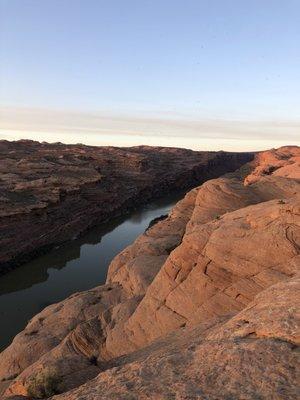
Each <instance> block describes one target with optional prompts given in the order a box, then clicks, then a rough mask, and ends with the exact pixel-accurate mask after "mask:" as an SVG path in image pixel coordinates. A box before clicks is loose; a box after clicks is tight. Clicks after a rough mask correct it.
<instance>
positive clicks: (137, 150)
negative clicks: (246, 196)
mask: <svg viewBox="0 0 300 400" xmlns="http://www.w3.org/2000/svg"><path fill="white" fill-rule="evenodd" d="M252 157H253V155H251V154H249V153H243V154H235V153H225V152H194V151H191V150H184V149H175V148H161V147H156V148H155V147H147V146H140V147H131V148H117V147H91V146H83V145H63V144H61V143H57V144H48V143H38V142H33V141H27V140H26V141H18V142H8V141H0V273H1V272H2V273H3V272H5V271H6V270H8V269H9V268H12V267H14V266H17V265H18V264H20V263H22V262H24V261H26V260H29V259H30V258H32V257H34V256H35V255H36V254H37V253H39V252H41V251H46V250H47V249H50V248H51V247H53V246H55V245H57V244H59V243H61V242H65V241H67V240H71V239H72V238H74V237H77V236H78V235H80V233H82V232H83V231H85V230H86V229H88V228H89V227H91V226H92V225H96V224H99V223H101V222H103V221H104V220H107V219H109V218H112V217H115V216H117V215H119V214H122V213H125V212H127V211H128V210H129V209H132V208H134V207H135V206H137V205H140V204H142V203H145V202H146V201H148V200H149V199H151V198H154V197H158V196H161V195H163V194H166V193H168V192H170V191H171V190H176V189H179V188H180V189H182V188H188V187H191V186H195V185H197V184H199V183H201V182H203V181H205V180H207V179H209V178H212V177H215V176H219V175H220V174H222V173H225V172H228V171H233V170H234V169H236V168H238V167H239V166H240V165H242V164H243V163H245V162H247V161H249V160H250V159H252Z"/></svg>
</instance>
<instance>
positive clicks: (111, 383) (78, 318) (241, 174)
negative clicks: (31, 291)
mask: <svg viewBox="0 0 300 400" xmlns="http://www.w3.org/2000/svg"><path fill="white" fill-rule="evenodd" d="M299 161H300V149H299V148H297V147H283V148H280V149H278V150H271V151H270V152H268V151H267V152H264V153H260V154H258V155H257V156H256V158H255V160H254V161H253V162H252V163H250V164H248V165H245V166H243V167H242V168H240V169H239V170H237V171H236V172H234V173H230V174H227V175H224V176H222V177H221V178H217V179H212V180H210V181H207V182H205V183H204V184H203V185H201V186H199V187H197V188H195V189H193V190H191V191H190V192H188V194H187V195H186V196H185V198H184V199H183V200H181V201H180V202H179V203H177V205H176V206H175V207H174V208H173V210H172V211H171V213H170V215H169V216H168V217H167V218H166V219H163V220H162V221H160V222H157V223H156V224H155V225H154V226H152V227H151V228H149V229H148V230H147V231H146V232H145V233H144V234H143V235H141V236H139V237H138V238H137V239H136V241H135V242H134V243H133V244H132V245H131V246H129V247H127V248H126V249H125V250H123V251H122V252H121V253H120V254H119V255H118V256H117V257H116V258H115V259H114V260H113V261H112V263H111V265H110V268H109V271H108V276H107V282H106V284H105V285H103V286H100V287H97V288H94V289H92V290H88V291H86V292H82V293H76V294H74V295H73V296H71V297H69V298H67V299H66V300H64V301H62V302H60V303H58V304H55V305H51V306H49V307H47V308H46V309H45V310H43V311H42V312H41V313H40V314H38V315H37V316H35V317H34V318H33V319H32V321H30V323H29V324H28V326H27V327H26V328H25V330H24V331H23V332H21V333H20V334H19V335H17V336H16V338H15V339H14V341H13V343H12V344H11V345H10V346H9V347H8V348H7V349H6V350H5V351H3V352H2V354H1V355H0V376H1V378H2V386H3V393H4V394H3V396H4V397H5V396H6V397H9V396H16V395H19V396H20V395H23V396H27V395H28V387H29V382H30V381H31V380H32V379H33V378H34V377H35V376H37V375H38V374H39V373H40V371H43V370H46V369H51V370H53V371H55V373H56V374H57V375H58V376H59V378H60V383H59V387H58V388H57V391H58V392H59V393H60V394H57V395H56V396H54V397H52V398H53V400H54V399H55V400H73V399H74V400H75V399H78V400H79V399H81V400H83V399H87V400H92V399H93V400H94V399H99V398H101V399H161V400H163V399H203V400H204V399H215V400H217V399H249V400H250V399H295V398H297V378H298V379H299V376H297V367H298V365H297V350H298V345H299V340H300V337H299V313H298V311H299V301H300V295H299V289H300V282H299V267H300V255H299V248H300V190H299V185H300V174H299ZM272 163H274V165H273V164H272Z"/></svg>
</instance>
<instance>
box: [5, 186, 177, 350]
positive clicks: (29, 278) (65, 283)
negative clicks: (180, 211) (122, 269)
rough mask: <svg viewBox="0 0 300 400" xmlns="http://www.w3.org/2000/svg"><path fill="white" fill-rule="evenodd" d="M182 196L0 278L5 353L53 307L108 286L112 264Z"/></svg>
mask: <svg viewBox="0 0 300 400" xmlns="http://www.w3.org/2000/svg"><path fill="white" fill-rule="evenodd" d="M182 197H183V193H178V194H173V195H170V196H168V197H165V198H164V199H160V200H156V201H153V202H151V203H149V204H148V205H147V206H144V207H142V208H141V209H139V210H137V211H135V212H133V213H132V214H130V215H127V216H126V217H123V218H119V219H117V220H115V221H113V222H111V223H108V224H103V225H101V226H99V227H96V228H93V229H92V230H90V231H89V232H87V233H86V234H85V235H84V236H82V237H81V238H79V239H76V240H74V241H73V242H70V243H66V244H64V245H62V246H61V247H59V248H56V249H54V250H52V251H51V252H49V253H48V254H45V255H43V256H40V257H38V258H36V259H34V260H32V261H30V262H28V263H27V264H24V265H23V266H21V267H19V268H17V269H15V270H13V271H11V272H9V273H8V274H6V275H4V276H2V277H0V326H1V328H0V351H1V350H3V349H4V348H5V347H6V346H8V345H9V343H10V342H11V341H12V339H13V338H14V336H15V335H16V334H17V333H18V332H20V331H21V330H22V329H24V327H25V325H26V324H27V322H28V321H29V320H30V319H31V318H32V316H34V315H35V314H37V313H38V312H40V311H41V310H42V309H43V308H45V307H46V306H48V305H49V304H52V303H56V302H58V301H60V300H63V299H64V298H66V297H67V296H69V295H70V294H72V293H74V292H78V291H82V290H86V289H90V288H92V287H94V286H98V285H101V284H103V283H104V282H105V280H106V274H107V269H108V266H109V264H110V262H111V260H112V259H113V258H114V257H115V256H116V255H117V254H118V253H119V252H120V251H121V250H123V249H124V248H125V247H126V246H128V245H129V244H131V243H132V242H133V241H134V240H135V238H136V237H137V236H138V235H139V234H141V233H143V232H144V231H145V229H146V228H147V227H148V225H149V223H150V221H151V220H152V219H154V218H156V217H158V216H160V215H164V214H167V213H168V212H169V211H170V209H171V208H172V206H173V205H174V204H175V203H176V202H177V201H178V200H179V199H180V198H182Z"/></svg>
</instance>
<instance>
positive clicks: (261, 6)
mask: <svg viewBox="0 0 300 400" xmlns="http://www.w3.org/2000/svg"><path fill="white" fill-rule="evenodd" d="M0 12H1V17H0V18H1V21H0V22H1V23H0V34H1V42H0V56H1V63H0V76H1V87H0V89H1V92H0V107H1V115H2V118H1V120H2V123H0V129H1V131H0V134H2V135H4V136H5V135H6V136H7V135H9V134H10V132H13V131H22V130H25V131H26V134H27V136H30V135H33V132H34V131H44V135H46V139H47V138H48V139H49V140H50V141H51V140H52V139H53V140H54V138H55V139H56V138H57V136H59V135H60V134H61V135H63V134H65V135H66V132H67V133H68V135H69V136H68V138H67V137H66V136H62V139H65V140H67V141H73V139H72V133H71V131H72V130H74V141H81V142H86V143H90V142H93V143H99V144H103V143H102V142H103V140H102V139H101V135H105V136H106V138H108V139H107V140H108V142H109V141H110V139H109V137H110V136H111V137H113V136H114V138H113V139H112V140H113V144H118V143H117V142H118V139H117V137H119V136H118V134H123V135H125V134H126V135H129V136H131V135H133V136H135V138H136V137H137V135H138V134H139V137H141V139H138V140H139V141H141V142H147V140H146V139H144V138H145V137H148V136H153V135H154V136H159V135H162V136H170V135H171V133H172V127H170V126H169V125H168V127H167V128H166V127H165V125H166V124H164V120H165V119H167V120H168V121H170V120H171V122H172V124H173V123H176V121H177V122H178V124H177V125H176V129H174V132H175V133H174V136H175V137H181V139H182V138H183V137H188V138H190V139H193V138H194V144H195V145H193V143H192V145H191V143H189V145H186V146H187V147H197V146H198V145H197V143H198V144H199V143H201V140H202V139H203V138H206V139H207V140H209V139H210V138H211V140H212V142H211V147H212V148H213V146H214V145H215V144H216V142H215V138H216V136H217V137H219V138H221V139H222V138H224V140H231V139H234V138H237V134H236V135H233V134H230V126H231V125H229V126H228V123H229V124H236V123H238V124H239V125H238V126H239V134H238V136H239V139H240V140H243V141H244V142H245V141H246V140H248V139H249V141H250V142H251V141H252V142H253V136H251V133H249V124H250V125H251V124H254V125H253V126H254V127H255V135H256V136H257V138H256V139H255V140H261V142H260V143H259V142H257V146H256V145H255V143H252V142H251V145H250V146H252V147H253V146H254V147H255V146H256V147H257V148H259V147H262V146H265V141H268V143H269V142H270V145H272V140H273V139H274V145H276V143H277V142H276V141H277V139H279V138H280V137H281V138H282V135H283V134H284V132H285V133H286V140H287V142H289V143H298V140H299V139H298V137H299V136H300V131H299V126H300V124H299V121H300V118H299V110H300V1H299V0H285V1H282V0H280V1H279V0H278V1H277V0H251V1H250V0H249V1H248V0H210V1H201V0H181V1H180V0H152V1H150V0H109V1H108V0H105V1H102V0H0ZM74 112H75V113H76V115H77V116H76V118H77V124H78V125H77V126H76V124H75V123H74V122H70V118H69V117H68V115H69V114H68V113H74ZM55 113H58V114H59V116H58V117H56V116H53V115H54V114H55ZM63 113H65V115H63ZM25 114H26V115H25ZM24 115H25V117H24ZM95 115H96V116H97V118H98V119H97V121H98V122H97V123H98V125H97V123H96V124H95V122H94V123H93V124H94V125H93V124H92V125H90V122H89V121H91V120H92V119H93V118H95ZM66 119H67V120H68V123H67V124H66V122H65V121H66ZM115 119H117V121H119V122H120V119H121V121H122V122H121V123H119V125H118V124H117V126H116V125H115ZM136 119H138V121H139V123H137V124H136ZM53 120H54V121H59V124H58V125H59V126H57V125H55V124H53ZM108 120H109V121H110V122H109V123H108V122H107V121H108ZM112 120H113V123H111V121H112ZM28 121H30V124H28ZM82 121H84V123H83V122H82ZM94 121H95V120H94ZM222 121H225V122H224V123H225V125H226V123H227V126H225V125H224V126H225V127H224V129H222ZM156 123H157V124H158V125H157V124H156ZM168 123H169V122H168ZM190 123H197V124H198V125H196V128H195V127H194V128H193V130H192V131H191V130H189V129H188V127H187V125H186V124H188V125H189V124H190ZM207 123H209V124H213V126H214V127H215V125H214V124H217V125H218V128H217V129H216V128H213V130H212V131H213V132H212V131H211V129H206V128H205V127H207ZM243 123H244V126H245V129H243ZM260 123H261V125H259V124H260ZM153 124H154V125H153ZM155 124H156V125H155ZM161 124H163V125H164V127H163V128H162V126H161ZM220 124H221V125H220ZM265 124H267V125H268V130H267V131H266V130H264V129H265ZM251 126H252V125H251ZM97 127H99V130H97ZM137 127H138V133H137V132H136V131H137ZM272 127H274V131H275V133H274V135H273V134H272ZM278 127H280V128H281V130H278V129H279V128H278ZM118 129H119V131H118V132H117V131H116V130H118ZM253 129H254V128H253ZM76 130H77V131H78V132H80V135H79V134H78V132H77V133H76V134H75V131H76ZM85 131H86V135H83V132H85ZM233 131H234V129H233ZM211 132H212V133H211ZM276 132H277V133H276ZM278 132H279V133H278ZM276 134H278V135H277V136H278V137H277V136H276ZM298 134H299V136H298ZM47 135H48V136H47ZM49 135H50V136H49ZM51 135H52V136H51ZM97 135H98V136H97ZM260 135H261V136H260ZM23 136H24V134H23ZM25 136H26V135H25ZM79 136H81V140H79ZM124 137H125V136H124ZM124 137H123V141H121V142H122V143H121V142H120V143H121V144H124V143H123V142H124V140H125V139H124ZM284 139H285V138H284ZM101 140H102V141H101ZM262 141H263V142H262ZM129 142H130V140H129ZM129 142H128V143H129ZM181 142H182V140H181ZM181 142H180V143H181ZM244 142H243V143H244ZM250 142H248V144H247V146H248V147H249V143H250ZM275 142H276V143H275ZM262 143H263V144H262ZM268 143H266V145H268ZM107 144H109V143H107ZM125 144H126V140H125ZM129 144H131V143H129ZM157 144H159V143H157ZM171 144H172V143H171ZM221 144H222V143H221ZM221 144H220V143H219V142H218V146H220V145H221ZM183 145H184V144H183ZM228 145H229V147H230V146H231V145H230V144H228V143H227V144H225V142H224V146H223V147H224V148H226V147H228ZM241 146H242V144H238V147H241ZM247 146H246V147H247ZM198 147H199V146H198ZM200 147H201V146H200ZM235 147H236V146H234V145H233V148H235ZM241 149H242V147H241Z"/></svg>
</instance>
